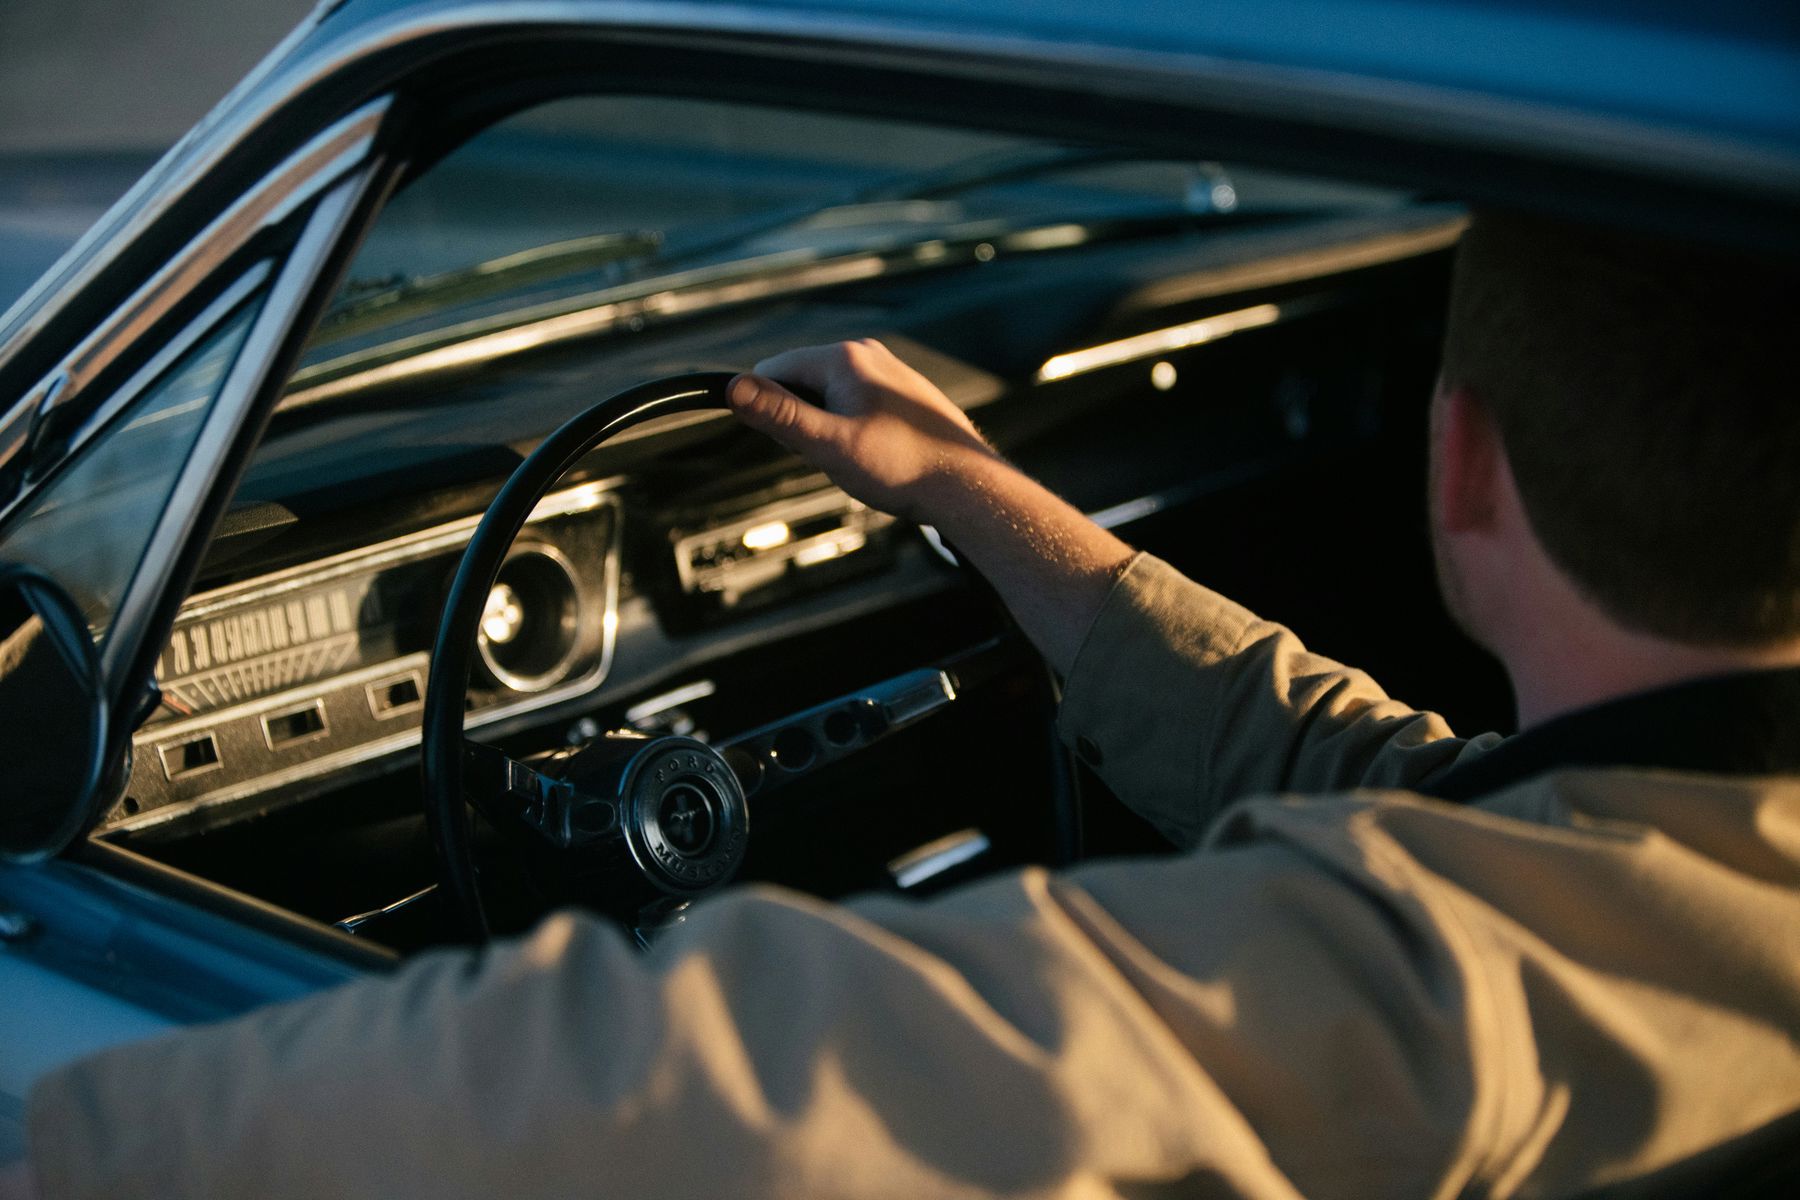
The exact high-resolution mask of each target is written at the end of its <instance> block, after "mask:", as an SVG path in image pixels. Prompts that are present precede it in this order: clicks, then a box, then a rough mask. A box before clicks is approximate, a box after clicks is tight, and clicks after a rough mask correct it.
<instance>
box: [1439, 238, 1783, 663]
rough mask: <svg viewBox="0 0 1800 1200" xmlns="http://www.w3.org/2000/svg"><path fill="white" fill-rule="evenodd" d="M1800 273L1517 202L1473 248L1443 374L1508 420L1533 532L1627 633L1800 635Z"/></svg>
mask: <svg viewBox="0 0 1800 1200" xmlns="http://www.w3.org/2000/svg"><path fill="white" fill-rule="evenodd" d="M1797 317H1800V272H1797V271H1796V269H1795V265H1794V263H1792V262H1791V261H1772V262H1764V261H1756V260H1753V259H1751V258H1748V257H1746V256H1741V255H1737V254H1731V253H1724V252H1719V251H1714V250H1711V249H1701V248H1698V247H1694V246H1687V245H1679V244H1674V243H1670V242H1664V241H1660V240H1655V239H1651V238H1647V237H1640V236H1634V235H1627V234H1621V233H1617V232H1611V231H1603V230H1599V229H1591V228H1585V227H1580V226H1574V225H1567V224H1562V223H1557V222H1551V221H1546V220H1540V219H1535V218H1527V217H1521V216H1517V215H1511V214H1500V213H1477V214H1476V216H1475V218H1474V220H1473V221H1472V223H1471V225H1470V227H1469V230H1468V232H1467V233H1466V234H1465V235H1464V237H1463V239H1462V244H1461V246H1460V248H1459V249H1458V252H1457V259H1456V267H1455V282H1454V285H1453V287H1452V291H1451V301H1450V315H1449V323H1448V327H1447V331H1446V335H1445V344H1444V364H1443V372H1444V383H1445V385H1446V386H1448V387H1451V388H1462V389H1464V390H1466V392H1467V393H1468V394H1469V395H1470V396H1471V397H1472V398H1473V399H1475V400H1476V401H1477V402H1479V403H1481V404H1483V405H1485V407H1486V408H1487V409H1488V411H1489V412H1490V413H1491V414H1492V415H1493V417H1494V419H1495V421H1496V423H1497V425H1498V427H1499V431H1500V437H1501V442H1502V444H1503V445H1504V447H1505V449H1506V455H1507V460H1508V462H1509V463H1510V464H1511V467H1512V472H1513V476H1514V479H1515V480H1516V481H1517V484H1518V489H1519V495H1520V498H1521V499H1522V500H1523V502H1524V506H1525V511H1526V515H1527V517H1528V518H1529V520H1530V522H1531V526H1532V529H1533V531H1534V532H1535V533H1536V534H1537V536H1538V538H1539V540H1540V541H1541V542H1542V543H1543V546H1544V549H1545V550H1546V552H1547V553H1548V554H1549V556H1550V558H1551V560H1552V561H1553V562H1555V563H1556V564H1557V566H1558V567H1560V568H1561V569H1562V570H1563V571H1564V572H1565V573H1566V574H1567V575H1568V576H1569V577H1570V578H1571V579H1572V580H1573V581H1574V583H1575V584H1576V586H1577V587H1578V588H1580V589H1581V590H1582V591H1583V592H1584V593H1585V594H1586V595H1588V596H1589V598H1590V599H1591V600H1593V601H1594V602H1595V603H1597V604H1598V605H1599V606H1600V607H1601V609H1602V610H1603V611H1605V612H1606V613H1607V614H1609V615H1610V616H1611V617H1612V618H1613V619H1614V620H1616V621H1618V622H1619V623H1620V624H1621V625H1624V626H1627V627H1629V628H1633V629H1637V630H1640V631H1643V632H1647V633H1652V634H1656V635H1660V636H1662V637H1665V638H1671V639H1674V640H1677V641H1682V642H1687V643H1692V644H1700V645H1719V646H1738V647H1743V646H1754V645H1758V644H1765V643H1768V642H1771V641H1775V640H1778V639H1782V638H1786V637H1791V636H1793V635H1796V634H1800V381H1797V379H1796V367H1795V364H1796V358H1797V357H1800V355H1797V354H1796V347H1797V343H1800V321H1797V320H1796V318H1797Z"/></svg>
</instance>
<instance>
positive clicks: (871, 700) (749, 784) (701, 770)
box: [421, 372, 1076, 941]
mask: <svg viewBox="0 0 1800 1200" xmlns="http://www.w3.org/2000/svg"><path fill="white" fill-rule="evenodd" d="M732 378H733V376H732V375H730V374H728V373H725V372H708V373H702V374H693V375H682V376H676V377H673V378H669V379H662V380H656V381H653V382H650V383H646V384H643V385H640V386H638V387H635V388H631V389H630V390H628V391H625V392H621V393H620V394H618V395H616V396H613V397H611V398H610V399H607V400H604V401H601V402H600V403H599V404H596V405H595V406H593V407H592V408H590V409H588V410H587V411H585V412H583V413H580V414H578V415H577V416H575V417H573V418H571V419H570V420H568V421H567V422H565V423H564V424H563V425H562V426H561V427H560V428H558V429H557V430H556V431H555V432H554V433H552V434H551V435H550V436H549V437H548V438H546V439H545V440H544V441H543V442H542V443H541V444H540V445H539V446H538V447H537V449H536V450H534V451H533V452H532V453H531V454H530V455H529V456H528V457H527V458H526V459H525V461H524V462H522V463H521V464H519V467H518V469H517V470H515V471H514V472H513V475H512V477H511V478H510V479H508V480H507V481H506V484H505V486H503V487H502V488H501V489H500V492H499V494H498V495H497V496H496V497H495V498H494V501H493V503H492V504H491V505H490V506H489V508H488V510H487V514H486V515H485V516H484V517H483V518H482V520H481V522H480V524H479V525H477V526H476V528H475V533H474V536H473V537H471V538H470V540H469V544H468V547H467V549H466V550H465V551H464V552H463V558H462V563H461V565H460V566H459V567H458V568H457V571H456V574H455V577H454V578H453V579H452V581H451V584H450V591H449V595H448V597H447V598H446V600H445V604H444V616H443V620H442V622H441V623H440V624H439V626H438V634H437V641H436V644H435V646H434V647H433V649H432V655H431V672H430V680H429V683H428V684H427V686H426V693H425V711H424V716H423V722H424V726H423V737H422V743H421V751H422V755H423V768H424V772H423V773H424V780H423V783H424V796H425V815H426V823H427V825H428V826H429V828H430V831H431V838H432V844H433V847H434V849H435V851H436V856H437V863H438V875H439V883H440V884H441V886H442V888H443V891H444V892H445V893H446V894H447V895H448V896H449V897H450V900H451V904H452V906H453V908H454V911H455V913H456V914H457V916H458V917H459V918H460V920H461V922H462V924H463V926H464V928H465V931H466V932H467V934H468V935H469V936H470V937H471V938H472V939H474V940H476V941H484V940H486V939H487V937H488V936H489V921H488V912H487V907H486V905H485V904H484V903H483V900H482V894H481V890H480V886H479V884H478V881H477V875H476V868H475V859H474V854H473V849H472V845H471V829H470V821H469V814H468V807H469V805H471V804H472V805H473V806H474V807H475V808H476V809H477V810H478V811H480V812H481V814H482V816H483V817H484V818H485V819H486V820H487V821H488V822H489V823H490V824H492V825H494V826H495V827H496V828H498V829H500V830H501V831H502V832H504V833H507V834H510V835H513V837H514V838H515V840H520V841H522V842H523V843H524V844H525V845H526V846H528V847H530V848H532V849H533V850H534V852H535V853H537V854H538V856H539V857H541V858H543V859H546V860H548V861H552V862H555V863H557V864H558V865H559V866H561V867H563V868H564V869H565V870H566V871H567V872H568V873H569V874H571V875H572V876H574V877H577V878H580V879H581V880H584V881H585V882H586V885H587V886H588V888H589V890H590V891H593V892H594V893H596V894H598V895H601V896H603V897H604V899H605V901H606V906H607V907H609V908H612V909H615V910H617V911H620V912H622V913H632V914H635V915H636V917H637V922H636V923H637V925H638V927H640V928H642V927H644V926H645V925H647V924H655V923H656V922H657V921H658V920H659V919H660V918H661V917H662V916H664V915H666V914H668V913H670V912H672V911H675V910H678V909H679V908H680V907H682V906H684V905H685V904H686V903H687V902H688V901H690V900H693V899H695V898H696V897H699V896H702V895H705V894H706V893H708V892H711V891H713V890H715V889H717V888H719V887H722V886H724V885H725V884H726V883H727V882H729V881H730V879H731V878H732V876H733V875H734V874H735V873H736V872H737V869H738V867H739V866H740V865H741V864H742V862H743V859H744V853H745V850H746V848H747V847H748V844H749V836H750V816H751V801H752V800H755V801H758V802H759V803H760V802H761V800H762V799H763V798H764V797H765V796H768V795H770V794H771V793H773V792H775V791H776V790H778V789H780V788H781V787H783V786H785V785H786V784H788V783H791V782H793V781H794V780H796V779H799V778H801V777H803V776H805V775H807V774H809V773H811V772H812V771H815V770H817V769H818V768H820V767H823V766H826V765H828V764H830V763H833V762H836V761H839V760H841V759H843V758H844V757H846V756H847V755H849V754H853V753H855V752H857V751H858V750H861V749H863V748H865V747H867V746H869V745H871V744H873V743H874V742H876V741H879V740H881V739H883V738H885V737H887V736H889V735H890V734H893V733H896V732H898V731H899V730H901V729H904V728H906V727H907V726H909V725H912V724H913V723H915V722H917V721H919V720H922V719H924V718H925V717H928V716H930V715H932V714H934V713H936V712H939V711H941V710H943V709H945V708H946V707H948V706H950V705H951V704H952V703H954V701H955V700H956V698H957V696H958V694H959V692H960V691H962V690H963V689H964V688H965V687H967V686H969V685H971V684H974V683H977V682H979V681H980V680H981V679H982V678H985V677H988V676H990V675H993V674H996V673H998V672H1000V671H1002V670H1006V669H1008V668H1009V667H1010V666H1011V665H1013V664H1016V662H1017V656H1016V652H1015V651H1014V650H1012V649H1011V648H1009V647H1008V646H1007V645H1006V644H1004V643H1003V641H1000V640H996V641H994V642H990V643H986V644H984V645H982V646H978V647H976V648H974V649H972V650H969V651H966V652H964V653H963V654H960V655H958V656H956V657H955V658H953V659H949V660H945V661H944V662H940V663H938V664H936V665H933V666H928V667H924V668H921V669H919V670H915V671H908V672H906V673H904V674H901V675H898V676H895V677H893V678H891V679H887V680H884V681H882V682H880V683H877V684H874V685H871V686H870V687H866V688H862V689H860V690H858V691H857V692H854V693H851V694H849V695H845V696H840V697H838V698H837V699H835V700H831V701H828V702H827V703H825V704H822V705H818V706H816V707H814V708H810V709H807V710H806V711H804V712H801V713H797V714H794V715H792V716H789V717H786V718H783V719H782V720H779V721H776V722H773V723H771V724H768V725H764V726H762V727H760V728H758V729H755V730H752V731H750V732H749V733H745V734H742V735H740V736H738V737H735V738H733V739H731V740H729V741H727V742H723V743H720V744H718V745H708V744H706V743H704V742H700V741H697V740H695V739H693V738H689V737H680V736H673V735H671V736H656V737H647V736H643V735H639V734H636V733H630V732H620V733H611V734H607V735H606V736H604V737H600V738H597V739H595V740H594V741H593V742H592V743H591V744H589V745H587V746H585V747H582V748H580V749H578V750H569V751H564V752H559V753H558V754H556V755H552V756H550V757H549V758H548V759H545V760H543V761H539V762H535V763H533V764H527V763H524V762H520V761H518V760H516V759H513V758H510V757H508V756H507V755H505V754H503V753H502V752H501V751H499V750H496V749H494V748H493V747H490V746H486V745H482V744H480V743H477V742H472V741H469V740H468V739H467V738H465V737H464V736H463V713H464V711H465V709H466V701H465V696H466V695H467V692H468V688H469V679H470V673H471V670H472V668H473V664H474V657H475V646H476V633H477V629H478V627H479V625H480V622H481V618H482V614H483V611H484V610H485V607H486V604H487V599H488V595H489V593H490V592H491V591H492V590H493V587H494V583H495V580H496V579H497V578H498V575H499V572H500V568H501V565H502V563H503V562H504V560H505V558H506V555H507V552H508V550H509V549H510V548H511V546H512V543H513V539H514V538H515V537H516V536H517V535H518V533H519V531H520V529H522V528H523V527H524V525H525V522H526V519H527V518H528V517H529V516H530V515H531V512H532V510H533V509H534V508H536V507H537V504H538V502H539V501H540V500H542V499H543V497H544V495H545V493H547V492H548V491H549V490H550V489H551V487H553V486H554V485H555V484H556V482H557V480H559V479H560V478H561V477H562V476H563V475H564V473H566V472H567V471H568V470H569V468H570V467H572V466H574V465H575V463H576V462H577V461H579V460H580V459H581V458H582V457H583V456H584V455H586V454H587V453H588V452H589V451H591V450H593V449H594V448H595V447H597V446H599V445H600V444H601V443H602V442H604V441H606V440H607V439H608V438H610V437H613V436H614V435H616V434H618V433H620V432H622V431H624V430H626V429H629V428H631V427H632V426H634V425H640V424H642V423H643V422H645V421H649V420H652V419H654V418H657V417H663V416H668V415H671V414H675V413H684V412H693V411H696V410H701V409H723V408H725V407H726V402H725V390H726V387H727V386H728V385H729V384H730V382H731V380H732ZM1060 778H1061V777H1059V779H1060ZM1056 791H1057V794H1056V795H1054V796H1053V798H1052V801H1053V803H1052V810H1053V813H1054V815H1055V821H1056V827H1057V832H1056V838H1055V841H1056V843H1057V857H1059V858H1064V857H1070V856H1072V854H1073V837H1074V833H1073V830H1074V829H1075V828H1076V826H1075V822H1074V817H1073V812H1072V806H1073V800H1072V797H1071V796H1070V795H1068V794H1067V791H1068V789H1067V788H1066V787H1059V788H1058V789H1056Z"/></svg>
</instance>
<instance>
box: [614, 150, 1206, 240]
mask: <svg viewBox="0 0 1800 1200" xmlns="http://www.w3.org/2000/svg"><path fill="white" fill-rule="evenodd" d="M1151 161H1160V160H1157V159H1155V158H1154V157H1150V158H1147V157H1146V156H1145V155H1144V154H1143V153H1142V152H1141V151H1136V150H1131V149H1127V148H1123V147H1118V146H1085V145H1075V144H1068V143H1052V144H1050V145H1033V146H1026V147H1023V148H1010V147H1009V148H1007V149H1004V150H997V151H990V152H987V153H983V154H975V155H971V156H969V157H967V158H962V159H958V160H956V161H955V162H952V163H949V164H947V165H945V166H941V167H934V168H931V169H929V170H925V171H905V172H897V173H895V174H892V175H889V176H886V177H884V178H882V179H878V180H875V181H874V182H870V183H863V184H859V185H858V186H856V187H854V188H851V189H850V190H849V191H847V192H845V193H843V194H842V195H840V196H839V197H837V198H836V199H835V200H826V201H823V202H821V201H817V200H815V201H812V202H810V203H806V204H796V205H790V206H788V207H786V208H780V209H776V210H774V211H772V212H763V213H759V214H757V215H755V216H753V217H751V218H749V219H747V220H745V221H743V222H740V223H739V224H737V225H735V226H732V227H730V228H728V229H727V230H726V231H724V232H723V233H720V232H718V231H717V230H716V229H715V230H712V231H709V234H708V236H706V237H705V238H704V239H703V240H699V241H696V242H692V243H689V244H686V245H681V246H672V247H665V253H663V254H660V255H658V256H656V257H654V258H652V259H651V260H650V261H649V263H648V264H647V265H649V266H653V267H656V268H658V269H666V268H669V267H675V266H682V265H685V264H687V263H691V262H696V261H703V260H705V259H708V258H712V257H714V256H716V255H720V254H727V253H730V252H732V251H734V250H738V249H741V248H742V247H743V246H745V245H746V244H748V243H750V242H753V241H755V240H756V239H758V238H763V237H768V236H770V235H772V234H778V233H784V232H787V231H789V230H793V229H797V228H799V227H801V226H804V225H807V224H815V223H818V222H820V221H821V220H825V221H834V223H842V222H843V221H844V219H845V218H847V217H850V216H853V215H855V213H856V212H857V210H859V209H867V210H869V211H870V212H871V213H881V212H884V211H891V209H892V208H893V206H895V205H899V204H906V203H915V202H928V201H934V200H946V199H950V198H952V197H955V196H958V195H962V194H964V193H966V192H972V191H976V190H978V189H980V188H985V187H995V186H998V185H1001V184H1007V183H1024V182H1029V181H1030V180H1033V179H1041V178H1044V177H1045V176H1050V175H1058V174H1062V173H1064V172H1066V171H1071V170H1078V169H1080V168H1082V167H1088V166H1098V165H1103V164H1106V163H1113V162H1151ZM1189 165H1191V166H1192V167H1194V168H1195V170H1197V171H1199V172H1201V173H1202V174H1203V175H1204V176H1205V177H1206V186H1205V187H1204V188H1191V189H1190V190H1189V194H1188V195H1187V196H1185V197H1184V198H1183V207H1184V209H1185V211H1187V212H1189V213H1190V214H1192V215H1194V216H1205V215H1209V214H1217V213H1222V212H1230V211H1231V210H1232V209H1234V208H1235V207H1236V205H1237V195H1236V192H1235V190H1233V189H1232V188H1231V185H1230V181H1229V179H1228V178H1227V177H1226V175H1225V171H1224V168H1222V167H1220V166H1219V165H1218V164H1217V163H1208V162H1194V163H1192V164H1189ZM1221 184H1223V187H1222V188H1221V186H1220V185H1221Z"/></svg>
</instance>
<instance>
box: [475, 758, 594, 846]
mask: <svg viewBox="0 0 1800 1200" xmlns="http://www.w3.org/2000/svg"><path fill="white" fill-rule="evenodd" d="M463 790H464V793H465V794H466V795H467V796H468V799H469V803H471V804H473V805H474V806H475V810H476V811H477V812H479V813H480V814H481V815H482V816H484V817H486V818H487V820H488V822H489V823H490V824H492V825H494V826H495V827H496V828H499V829H522V830H525V831H527V832H529V833H531V834H535V835H536V836H537V837H539V838H542V839H543V840H544V841H545V842H547V843H548V844H549V845H550V846H551V847H553V848H554V849H557V850H563V851H571V850H580V849H583V848H586V847H589V846H593V845H595V844H597V843H599V842H601V841H603V840H605V839H607V838H609V837H613V836H615V835H616V834H617V832H618V829H619V806H618V804H617V803H616V802H615V801H613V800H610V799H607V798H606V797H603V796H595V795H591V794H589V793H587V792H584V791H583V790H582V789H580V788H579V787H577V786H576V785H575V784H573V783H571V782H569V781H568V780H566V779H557V778H554V777H552V776H550V775H546V774H545V773H544V772H542V771H539V770H538V769H536V768H535V767H532V766H529V765H527V764H525V763H522V762H520V761H519V760H518V759H516V758H513V757H511V756H510V755H507V754H504V753H502V752H500V751H499V750H496V749H494V748H493V747H492V746H485V745H482V744H481V743H480V742H471V741H465V742H464V743H463Z"/></svg>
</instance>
